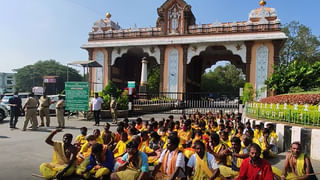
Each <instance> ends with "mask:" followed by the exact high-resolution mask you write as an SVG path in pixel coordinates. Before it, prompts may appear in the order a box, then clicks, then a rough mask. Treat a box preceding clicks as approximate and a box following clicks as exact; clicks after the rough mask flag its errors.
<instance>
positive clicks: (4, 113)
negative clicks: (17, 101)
mask: <svg viewBox="0 0 320 180" xmlns="http://www.w3.org/2000/svg"><path fill="white" fill-rule="evenodd" d="M8 116H9V111H8V109H7V108H6V106H5V105H3V104H0V121H2V120H4V119H5V118H6V117H8Z"/></svg>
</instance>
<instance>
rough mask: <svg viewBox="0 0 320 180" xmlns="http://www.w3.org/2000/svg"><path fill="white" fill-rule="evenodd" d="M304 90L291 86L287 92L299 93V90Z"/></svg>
mask: <svg viewBox="0 0 320 180" xmlns="http://www.w3.org/2000/svg"><path fill="white" fill-rule="evenodd" d="M303 91H304V90H303V89H302V88H301V87H299V86H298V87H291V88H290V89H289V93H299V92H303Z"/></svg>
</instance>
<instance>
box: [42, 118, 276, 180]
mask: <svg viewBox="0 0 320 180" xmlns="http://www.w3.org/2000/svg"><path fill="white" fill-rule="evenodd" d="M80 131H81V134H80V135H79V136H77V137H76V139H75V143H74V144H73V146H74V147H75V148H76V151H75V152H73V154H74V156H75V157H71V156H70V155H69V157H67V156H66V154H67V153H68V152H65V153H63V152H62V153H61V152H60V154H62V155H64V156H63V157H64V158H67V159H68V160H66V161H63V162H61V163H62V164H63V163H64V165H63V168H60V169H59V170H54V168H50V167H51V166H52V167H53V165H52V164H51V165H48V163H47V164H42V165H41V166H40V172H41V174H42V175H43V176H44V177H45V178H53V177H56V178H58V179H59V178H60V177H64V176H67V175H70V174H71V173H69V174H67V173H65V172H71V170H70V168H72V171H73V173H76V174H77V175H79V176H81V177H83V178H85V179H89V178H96V179H103V178H106V179H115V180H116V179H121V180H131V179H132V180H137V179H139V180H140V179H176V178H182V179H183V178H186V179H187V178H188V179H197V180H198V179H199V180H200V179H201V180H203V179H204V180H205V179H219V178H220V179H223V178H229V179H233V178H236V177H237V176H238V174H239V169H240V165H241V162H242V160H243V159H245V158H247V157H249V146H250V145H251V144H252V143H256V144H258V145H259V146H260V148H261V157H265V158H270V157H273V156H274V155H275V154H276V153H277V146H276V144H277V140H278V137H277V134H276V132H275V131H274V127H273V124H268V125H267V126H266V127H265V128H264V127H261V126H260V125H255V127H254V129H252V127H251V124H250V122H247V123H246V124H243V123H241V117H240V116H236V115H235V114H225V115H222V114H220V113H219V114H214V113H212V112H208V113H206V114H201V113H199V112H196V113H195V114H192V115H189V116H188V117H187V116H185V115H183V116H181V117H180V119H179V120H174V117H173V116H169V117H168V118H167V119H163V120H161V121H156V120H155V119H154V118H151V119H150V120H149V121H142V119H141V118H137V119H136V120H135V121H129V120H128V119H124V120H123V121H122V122H119V123H118V124H117V129H116V132H112V131H110V124H108V123H106V124H105V126H104V130H103V131H102V132H100V130H99V129H95V130H94V131H93V133H92V134H91V135H88V134H87V128H86V127H82V128H80ZM55 133H56V132H53V134H55ZM52 137H53V135H52V136H51V135H50V136H49V137H48V139H50V138H52ZM48 139H47V140H48ZM47 140H46V142H49V141H47ZM64 142H65V137H64ZM65 143H67V142H65ZM55 144H56V143H53V146H54V149H55ZM65 146H66V144H65ZM62 149H63V148H62ZM64 149H65V150H66V148H64ZM55 150H57V149H55ZM60 151H63V150H60ZM71 151H72V150H71ZM56 153H57V154H59V152H56ZM69 153H70V152H69ZM70 154H72V152H71V153H70ZM62 155H61V156H62ZM61 159H63V158H61ZM152 166H153V168H152ZM54 167H56V166H54ZM66 168H69V169H66ZM61 169H63V171H64V173H62V175H61V171H62V170H61ZM151 170H153V171H151ZM57 174H58V175H60V176H57Z"/></svg>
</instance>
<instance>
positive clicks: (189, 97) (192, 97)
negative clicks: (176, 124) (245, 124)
mask: <svg viewBox="0 0 320 180" xmlns="http://www.w3.org/2000/svg"><path fill="white" fill-rule="evenodd" d="M141 97H144V98H141ZM238 108H239V103H238V101H237V100H232V101H231V100H229V101H228V100H214V99H212V98H210V97H209V96H208V93H159V94H148V95H144V96H139V99H135V100H133V111H134V112H141V113H156V112H163V113H169V114H193V113H195V112H196V111H199V112H200V113H206V112H208V111H211V112H219V111H222V112H224V113H225V112H237V111H238Z"/></svg>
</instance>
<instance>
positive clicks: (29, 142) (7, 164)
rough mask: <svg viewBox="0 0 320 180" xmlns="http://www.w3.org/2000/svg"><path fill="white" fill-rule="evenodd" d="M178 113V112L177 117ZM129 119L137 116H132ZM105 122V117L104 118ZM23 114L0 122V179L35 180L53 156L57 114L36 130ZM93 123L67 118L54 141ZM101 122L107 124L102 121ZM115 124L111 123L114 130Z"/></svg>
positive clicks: (146, 117) (280, 161)
mask: <svg viewBox="0 0 320 180" xmlns="http://www.w3.org/2000/svg"><path fill="white" fill-rule="evenodd" d="M151 117H155V118H156V120H161V119H162V118H165V117H168V114H152V115H144V116H142V119H143V120H149V119H150V118H151ZM178 118H179V116H178V115H175V119H176V120H178ZM130 119H136V117H134V118H130ZM104 121H106V120H104ZM23 122H24V117H20V118H19V122H18V124H17V127H18V128H19V129H15V130H10V129H9V119H8V118H6V119H5V120H4V121H2V122H0V150H1V152H0V180H33V179H34V180H36V179H39V178H37V177H33V176H31V174H32V173H36V174H39V165H40V164H41V163H43V162H50V161H51V158H52V147H51V146H49V145H47V144H46V143H45V142H44V141H45V139H46V137H47V136H48V135H49V133H50V132H51V130H53V129H55V127H56V126H57V120H56V118H55V117H51V125H52V127H49V128H46V127H41V128H38V130H37V131H31V130H27V131H21V128H22V126H23ZM93 124H94V122H92V121H85V120H81V119H77V118H70V119H67V118H66V128H65V129H64V130H63V132H61V133H58V134H57V135H56V136H55V137H54V140H62V136H63V134H64V133H71V134H73V135H74V137H75V136H77V135H79V134H80V130H79V128H80V127H83V126H86V127H87V128H88V134H89V133H92V131H93V130H94V129H96V128H98V129H100V130H102V129H103V126H99V127H97V126H93ZM101 124H104V122H103V123H101ZM115 129H116V127H115V126H113V125H112V126H111V130H112V131H115ZM284 157H285V153H282V154H279V155H278V158H276V159H273V160H272V164H273V165H275V166H276V167H278V168H281V167H282V165H283V160H284ZM312 163H313V166H314V170H315V172H320V162H319V161H314V160H312Z"/></svg>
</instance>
